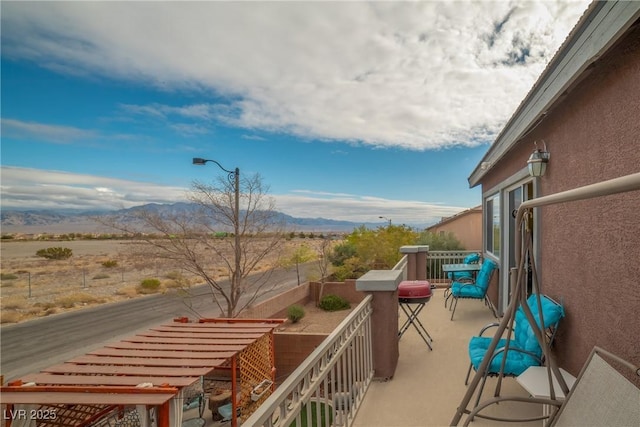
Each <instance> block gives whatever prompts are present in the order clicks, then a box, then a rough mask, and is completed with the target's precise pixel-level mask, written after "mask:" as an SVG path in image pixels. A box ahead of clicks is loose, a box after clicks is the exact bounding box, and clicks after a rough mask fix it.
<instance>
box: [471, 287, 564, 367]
mask: <svg viewBox="0 0 640 427" xmlns="http://www.w3.org/2000/svg"><path fill="white" fill-rule="evenodd" d="M540 302H541V305H542V317H543V318H544V324H545V327H549V326H557V324H558V322H559V321H560V319H562V318H563V317H564V310H563V308H562V306H561V305H559V304H556V303H555V302H553V301H552V300H550V299H549V298H547V297H546V296H544V295H541V296H540ZM527 305H528V306H529V308H530V309H531V312H532V314H533V317H534V319H536V322H537V324H538V325H541V321H540V315H539V311H538V304H537V302H536V296H535V295H532V296H530V297H529V299H528V300H527ZM515 320H516V326H515V330H514V333H513V337H514V339H512V340H511V341H509V348H510V351H508V352H506V353H505V352H501V353H499V354H498V355H497V356H496V357H495V358H493V360H492V362H491V364H490V365H489V373H498V372H499V371H500V365H501V364H502V359H503V358H504V355H505V354H507V361H506V363H505V368H504V374H505V375H516V376H517V375H520V374H521V373H523V372H524V371H525V370H526V369H527V368H528V367H530V366H539V365H540V359H539V358H540V357H541V356H542V349H541V348H540V345H539V344H538V340H537V339H536V337H535V334H534V333H533V329H532V328H531V325H529V322H528V321H527V318H526V316H525V314H524V311H522V307H518V310H517V311H516V319H515ZM491 340H492V338H491V337H473V338H471V341H470V342H469V358H470V359H471V364H472V365H473V368H474V369H475V370H478V367H479V366H480V363H482V358H483V357H484V355H485V353H486V352H487V350H488V348H489V345H490V344H491ZM506 343H507V340H506V339H504V338H503V339H501V340H500V342H499V343H498V346H497V347H496V350H498V349H500V348H502V347H504V346H505V345H506ZM512 349H522V350H526V351H529V352H531V353H533V354H535V355H536V356H537V357H534V356H532V355H529V354H526V353H523V352H520V351H516V350H513V351H511V350H512Z"/></svg>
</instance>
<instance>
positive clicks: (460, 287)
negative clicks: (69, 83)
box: [445, 259, 496, 320]
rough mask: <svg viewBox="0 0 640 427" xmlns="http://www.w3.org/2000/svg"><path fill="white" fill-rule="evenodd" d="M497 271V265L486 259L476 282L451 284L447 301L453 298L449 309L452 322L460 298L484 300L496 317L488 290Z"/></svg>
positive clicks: (459, 281) (464, 281) (463, 280)
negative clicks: (494, 272) (488, 296)
mask: <svg viewBox="0 0 640 427" xmlns="http://www.w3.org/2000/svg"><path fill="white" fill-rule="evenodd" d="M495 269H496V263H495V262H493V261H491V260H490V259H485V260H484V262H483V263H482V267H480V271H479V272H478V276H477V277H476V280H475V281H472V280H468V279H460V280H456V281H454V282H453V283H451V288H450V293H449V296H448V297H447V299H448V298H449V297H451V298H453V299H452V300H451V306H450V307H449V309H452V313H451V320H453V316H454V314H455V313H456V308H457V306H458V299H460V298H470V299H480V300H483V301H484V302H485V304H486V305H487V306H489V308H490V309H491V311H492V312H493V315H494V316H495V312H494V310H493V306H492V305H491V302H490V301H489V299H488V298H487V289H488V288H489V283H490V282H491V276H492V275H493V271H494V270H495ZM445 304H446V301H445Z"/></svg>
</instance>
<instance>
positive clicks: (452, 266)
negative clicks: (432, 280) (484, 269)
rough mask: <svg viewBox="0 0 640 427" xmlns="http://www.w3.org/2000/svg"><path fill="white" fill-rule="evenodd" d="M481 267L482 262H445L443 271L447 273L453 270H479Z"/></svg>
mask: <svg viewBox="0 0 640 427" xmlns="http://www.w3.org/2000/svg"><path fill="white" fill-rule="evenodd" d="M480 267H481V265H480V264H443V265H442V271H444V272H445V273H449V272H452V271H456V272H458V271H478V270H480Z"/></svg>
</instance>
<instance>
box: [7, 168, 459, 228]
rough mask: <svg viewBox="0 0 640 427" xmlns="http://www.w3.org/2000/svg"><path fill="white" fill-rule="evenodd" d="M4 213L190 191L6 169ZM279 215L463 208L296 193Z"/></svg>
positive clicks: (401, 217) (286, 197) (428, 214)
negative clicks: (5, 211)
mask: <svg viewBox="0 0 640 427" xmlns="http://www.w3.org/2000/svg"><path fill="white" fill-rule="evenodd" d="M0 171H1V177H2V184H1V185H0V190H1V193H0V197H1V204H2V208H3V209H6V210H11V209H82V210H91V209H104V210H113V209H123V208H130V207H133V206H138V205H142V204H146V203H175V202H180V201H186V194H187V189H186V188H180V187H167V186H160V185H156V184H150V183H145V182H137V181H129V180H122V179H114V178H106V177H100V176H93V175H86V174H74V173H69V172H60V171H50V170H41V169H28V168H19V167H9V166H2V167H1V169H0ZM272 196H273V197H274V199H275V200H276V209H278V210H279V211H281V212H284V213H286V214H288V215H291V216H294V217H299V218H319V217H321V218H329V219H336V220H346V221H354V222H381V220H380V218H379V217H380V216H384V217H386V218H390V219H392V221H393V223H394V224H403V223H404V224H425V223H432V222H436V221H437V220H439V219H440V218H441V217H446V216H451V215H453V214H455V213H457V212H460V211H461V210H463V209H465V208H464V207H456V206H443V205H441V204H438V203H427V202H420V201H413V200H390V199H383V198H379V197H368V196H358V195H353V194H345V193H327V192H312V191H308V190H296V191H295V192H293V193H291V194H276V195H272Z"/></svg>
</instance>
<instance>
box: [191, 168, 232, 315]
mask: <svg viewBox="0 0 640 427" xmlns="http://www.w3.org/2000/svg"><path fill="white" fill-rule="evenodd" d="M207 162H211V163H215V164H216V165H218V167H219V168H220V169H222V170H223V171H225V172H226V173H227V174H228V179H229V181H230V182H231V180H232V179H233V190H234V198H235V200H234V202H235V210H234V212H233V235H234V236H235V249H236V251H235V271H234V272H233V274H234V277H233V278H232V280H231V282H232V287H233V288H232V290H231V293H232V297H231V299H232V301H233V302H234V303H235V298H236V293H237V292H238V288H237V287H238V286H240V258H241V256H242V251H241V250H240V169H239V168H235V169H234V170H232V171H230V170H228V169H225V168H224V167H222V165H221V164H220V163H218V162H217V161H215V160H211V159H203V158H200V157H194V158H193V164H194V165H201V166H204V165H205V164H206V163H207ZM227 315H228V316H233V313H232V312H229V310H227Z"/></svg>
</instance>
